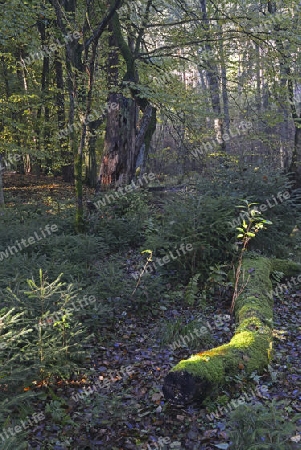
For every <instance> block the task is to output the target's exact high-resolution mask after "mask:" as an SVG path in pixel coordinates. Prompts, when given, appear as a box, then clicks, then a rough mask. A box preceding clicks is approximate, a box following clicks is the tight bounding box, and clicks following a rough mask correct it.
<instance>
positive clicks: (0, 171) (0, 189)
mask: <svg viewBox="0 0 301 450" xmlns="http://www.w3.org/2000/svg"><path fill="white" fill-rule="evenodd" d="M2 174H3V167H2V155H0V208H4V206H5V203H4V191H3V178H2Z"/></svg>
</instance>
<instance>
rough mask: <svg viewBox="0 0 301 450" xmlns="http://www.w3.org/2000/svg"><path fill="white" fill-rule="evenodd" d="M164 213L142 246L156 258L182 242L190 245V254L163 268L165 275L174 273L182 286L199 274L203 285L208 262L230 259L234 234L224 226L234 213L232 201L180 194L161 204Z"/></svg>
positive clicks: (192, 194)
mask: <svg viewBox="0 0 301 450" xmlns="http://www.w3.org/2000/svg"><path fill="white" fill-rule="evenodd" d="M163 210H164V215H163V217H160V218H159V219H157V223H156V227H154V228H153V232H149V233H148V236H147V238H146V243H145V245H146V246H147V247H148V248H151V249H152V250H153V252H154V255H156V256H163V255H165V254H168V252H169V251H171V252H174V251H175V250H174V249H177V248H179V247H180V245H181V243H184V244H185V245H187V244H191V245H192V246H193V251H191V252H186V254H185V255H181V256H179V257H178V258H177V259H176V260H175V261H171V262H170V263H169V264H168V269H167V268H165V267H164V269H163V270H162V272H163V273H164V274H166V275H168V276H169V277H171V278H172V277H173V273H172V270H176V271H177V272H176V273H177V277H178V276H180V278H182V280H183V282H184V283H185V282H188V280H189V278H191V277H192V276H194V275H195V274H196V273H199V274H200V278H199V281H200V283H203V282H204V281H205V280H206V279H207V278H208V276H209V272H210V270H209V265H208V261H210V264H216V263H221V262H224V261H229V260H231V259H232V252H233V245H234V235H233V232H232V231H231V230H230V229H229V227H228V226H227V223H228V221H229V220H230V218H231V217H232V216H233V212H234V201H233V200H232V199H229V198H227V197H223V196H218V197H216V198H213V197H212V196H211V195H209V194H203V193H201V192H198V191H197V192H187V193H179V194H175V195H174V196H173V198H172V199H168V200H166V201H165V202H164V204H163Z"/></svg>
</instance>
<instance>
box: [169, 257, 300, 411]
mask: <svg viewBox="0 0 301 450" xmlns="http://www.w3.org/2000/svg"><path fill="white" fill-rule="evenodd" d="M273 270H277V271H282V272H284V273H285V274H286V275H288V276H291V275H293V274H296V273H301V266H300V265H299V264H296V263H293V262H290V261H282V260H269V259H267V258H263V257H258V258H246V259H245V260H244V261H243V266H242V273H244V281H245V282H246V279H247V278H248V282H247V286H246V287H245V289H244V290H243V292H242V294H241V295H240V296H239V297H238V298H237V300H236V304H235V317H236V323H237V329H236V332H235V335H234V336H233V338H232V339H231V341H230V342H229V343H227V344H224V345H221V346H219V347H216V348H213V349H211V350H208V351H204V352H202V353H198V354H196V355H193V356H191V357H190V358H189V359H187V360H183V361H180V362H179V363H178V364H177V365H176V366H175V367H173V368H172V370H171V371H170V372H169V374H168V375H167V377H166V378H165V381H164V386H163V393H164V396H165V398H166V399H170V400H173V401H175V402H178V403H187V402H189V401H191V400H193V399H197V400H200V401H203V400H204V399H205V398H206V397H207V396H208V395H209V394H211V392H212V391H213V390H215V389H216V388H218V387H219V386H221V385H223V384H225V377H226V376H234V375H236V374H237V373H239V372H241V371H242V370H244V371H245V372H246V373H248V374H250V373H252V372H253V371H254V370H257V371H258V372H259V373H260V372H262V371H263V369H264V368H266V367H267V365H268V362H269V358H270V356H271V350H272V330H273V295H272V283H271V281H270V274H271V272H272V271H273ZM241 283H243V281H241Z"/></svg>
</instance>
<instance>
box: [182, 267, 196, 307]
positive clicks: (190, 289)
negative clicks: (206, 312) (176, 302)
mask: <svg viewBox="0 0 301 450" xmlns="http://www.w3.org/2000/svg"><path fill="white" fill-rule="evenodd" d="M199 278H200V274H199V273H197V274H195V275H194V276H193V277H191V279H190V281H189V283H188V285H187V288H186V291H185V302H186V303H187V304H188V305H193V304H194V303H195V301H196V300H197V293H198V291H199V287H198V280H199Z"/></svg>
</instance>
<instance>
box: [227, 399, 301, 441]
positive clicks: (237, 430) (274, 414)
mask: <svg viewBox="0 0 301 450" xmlns="http://www.w3.org/2000/svg"><path fill="white" fill-rule="evenodd" d="M285 406H286V404H285V402H276V401H272V402H271V403H269V404H267V405H262V404H255V405H246V404H245V405H240V406H238V407H237V408H236V409H235V410H234V411H233V412H232V413H231V415H230V419H229V423H228V424H229V426H230V429H231V431H230V439H231V442H232V444H231V447H230V448H231V449H233V450H255V449H256V450H264V449H267V450H287V449H293V448H295V447H294V446H293V443H292V441H291V440H290V438H291V437H293V436H294V435H295V434H296V421H297V420H300V418H301V415H300V414H298V415H296V416H295V417H294V418H289V419H288V418H287V417H286V412H285Z"/></svg>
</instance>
